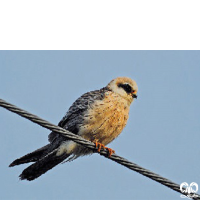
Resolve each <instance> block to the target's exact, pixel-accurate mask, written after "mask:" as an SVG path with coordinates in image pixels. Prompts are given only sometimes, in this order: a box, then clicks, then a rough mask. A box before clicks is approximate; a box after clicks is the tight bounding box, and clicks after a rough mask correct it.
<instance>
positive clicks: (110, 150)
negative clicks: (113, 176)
mask: <svg viewBox="0 0 200 200" xmlns="http://www.w3.org/2000/svg"><path fill="white" fill-rule="evenodd" d="M105 149H107V150H108V157H111V156H112V154H113V153H115V151H114V150H113V149H111V148H108V147H105Z"/></svg>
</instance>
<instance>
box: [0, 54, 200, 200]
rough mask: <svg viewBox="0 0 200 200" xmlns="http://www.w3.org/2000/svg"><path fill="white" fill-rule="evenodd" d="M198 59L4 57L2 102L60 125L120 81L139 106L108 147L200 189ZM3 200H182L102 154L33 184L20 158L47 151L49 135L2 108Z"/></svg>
mask: <svg viewBox="0 0 200 200" xmlns="http://www.w3.org/2000/svg"><path fill="white" fill-rule="evenodd" d="M199 66H200V52H199V51H1V52H0V70H1V71H0V83H1V84H0V94H1V98H2V99H4V100H6V101H8V102H10V103H13V104H15V105H17V106H19V107H21V108H23V109H25V110H27V111H29V112H31V113H33V114H36V115H38V116H40V117H42V118H44V119H46V120H48V121H50V122H52V123H55V124H57V123H58V122H59V120H60V119H61V118H62V117H63V115H64V114H65V112H66V111H67V110H68V108H69V107H70V105H71V104H72V103H73V101H75V100H76V99H77V98H78V97H79V96H80V95H82V94H83V93H85V92H87V91H91V90H95V89H99V88H101V87H103V86H105V85H107V83H108V82H109V81H110V80H111V79H113V78H116V77H118V76H128V77H130V78H132V79H134V80H136V82H137V84H138V87H139V92H138V99H137V100H136V101H135V102H134V103H133V104H132V105H131V109H130V117H129V121H128V123H127V126H126V127H125V129H124V130H123V132H122V134H121V135H120V136H119V137H118V138H117V139H116V140H115V141H114V142H112V143H111V144H109V145H108V146H109V147H111V148H113V149H114V150H115V151H116V153H117V154H118V155H120V156H123V157H125V158H127V159H128V160H130V161H132V162H135V163H136V164H139V165H141V166H143V167H145V168H147V169H149V170H151V171H153V172H156V173H158V174H160V175H161V176H164V177H166V178H168V179H171V180H172V181H174V182H176V183H179V184H181V183H182V182H187V183H189V184H190V183H191V182H196V183H197V184H199V186H200V174H199V167H200V160H199V153H200V148H199V139H200V123H199V119H200V106H199V102H200V93H199V86H200V79H199V75H200V67H199ZM0 119H1V120H0V127H1V140H0V158H1V165H0V171H1V179H0V188H1V189H0V191H1V192H0V199H20V200H22V199H24V200H25V199H37V200H42V199H52V200H53V199H178V198H180V194H179V193H177V192H174V191H172V190H170V189H168V188H167V187H165V186H163V185H161V184H159V183H156V182H155V181H152V180H150V179H148V178H146V177H144V176H142V175H140V174H138V173H136V172H133V171H130V170H129V169H126V168H125V167H123V166H121V165H118V164H116V163H114V162H112V161H110V160H108V159H105V158H104V157H102V156H99V155H97V154H95V155H92V156H86V157H82V158H79V159H77V160H75V161H73V162H70V163H65V164H60V165H58V166H57V167H55V168H54V169H52V170H50V171H49V172H48V173H46V174H45V175H43V176H41V177H40V178H39V179H36V180H35V181H32V182H27V181H19V179H18V175H19V174H20V173H21V171H22V170H23V169H24V168H25V167H27V166H28V164H25V165H21V166H18V167H15V168H8V165H9V164H10V163H11V162H12V161H13V160H14V159H16V158H18V157H20V156H23V155H24V154H26V153H28V152H31V151H33V150H35V149H37V148H39V147H41V146H43V145H45V144H47V142H48V141H47V136H48V134H49V131H48V130H46V129H44V128H42V127H40V126H38V125H36V124H33V123H32V122H30V121H28V120H26V119H23V118H21V117H19V116H17V115H16V114H13V113H11V112H9V111H7V110H5V109H3V108H0Z"/></svg>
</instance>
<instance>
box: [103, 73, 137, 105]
mask: <svg viewBox="0 0 200 200" xmlns="http://www.w3.org/2000/svg"><path fill="white" fill-rule="evenodd" d="M107 87H108V88H110V89H111V90H112V91H113V92H115V93H117V94H118V95H120V96H121V97H123V98H124V99H126V100H127V101H129V102H130V103H131V102H132V101H133V100H134V98H137V91H138V86H137V84H136V82H135V81H134V80H132V79H130V78H127V77H118V78H116V79H113V80H112V81H111V82H110V83H109V84H108V85H107Z"/></svg>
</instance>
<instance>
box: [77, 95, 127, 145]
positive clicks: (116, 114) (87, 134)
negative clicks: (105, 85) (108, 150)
mask: <svg viewBox="0 0 200 200" xmlns="http://www.w3.org/2000/svg"><path fill="white" fill-rule="evenodd" d="M129 107H130V105H129V104H128V102H127V101H126V100H125V99H123V98H122V97H120V96H119V95H117V94H114V93H112V92H108V93H107V94H106V95H105V98H104V99H103V100H97V101H95V102H94V103H93V104H92V105H91V106H90V108H89V109H88V111H87V112H86V113H85V115H84V121H83V124H82V125H80V127H79V130H80V135H81V136H82V137H84V138H85V139H87V140H90V141H94V140H96V141H98V142H100V143H102V144H104V145H107V144H108V143H110V142H111V141H112V140H114V139H115V138H116V137H117V136H118V135H119V134H120V133H121V132H122V130H123V128H124V127H125V126H126V123H127V120H128V114H129Z"/></svg>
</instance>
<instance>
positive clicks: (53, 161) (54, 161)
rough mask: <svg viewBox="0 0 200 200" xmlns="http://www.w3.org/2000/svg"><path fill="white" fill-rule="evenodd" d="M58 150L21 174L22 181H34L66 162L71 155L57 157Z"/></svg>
mask: <svg viewBox="0 0 200 200" xmlns="http://www.w3.org/2000/svg"><path fill="white" fill-rule="evenodd" d="M56 152H57V149H55V150H54V151H52V152H51V153H49V154H47V155H46V156H45V157H43V158H41V159H40V160H38V161H37V162H35V163H34V164H32V165H30V166H29V167H27V168H26V169H25V170H24V171H23V172H22V173H21V174H20V176H19V177H20V179H21V180H24V179H27V180H28V181H32V180H34V179H36V178H38V177H39V176H41V175H42V174H44V173H46V172H47V171H48V170H50V169H52V168H53V167H55V166H56V165H58V164H59V163H61V162H62V161H64V160H65V159H66V158H67V157H69V156H70V154H65V153H64V154H62V155H60V156H57V155H56Z"/></svg>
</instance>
